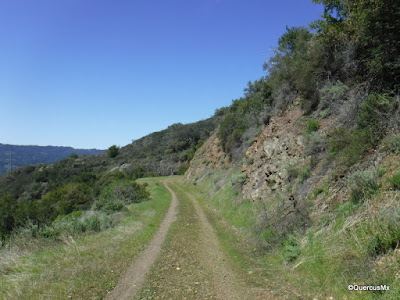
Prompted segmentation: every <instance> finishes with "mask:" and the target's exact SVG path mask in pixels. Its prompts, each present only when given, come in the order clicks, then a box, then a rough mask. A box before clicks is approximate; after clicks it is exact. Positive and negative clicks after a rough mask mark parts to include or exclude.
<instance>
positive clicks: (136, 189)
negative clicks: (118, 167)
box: [100, 180, 149, 204]
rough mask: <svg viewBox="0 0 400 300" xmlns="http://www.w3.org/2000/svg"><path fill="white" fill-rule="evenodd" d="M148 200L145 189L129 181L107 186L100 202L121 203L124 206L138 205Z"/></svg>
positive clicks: (120, 181) (115, 182) (118, 181)
mask: <svg viewBox="0 0 400 300" xmlns="http://www.w3.org/2000/svg"><path fill="white" fill-rule="evenodd" d="M148 198H149V192H148V191H147V190H146V187H145V186H143V185H140V184H138V183H136V182H132V181H129V180H117V181H114V182H113V183H110V184H109V185H107V186H106V187H105V188H104V189H103V190H102V192H101V194H100V200H109V201H121V202H123V203H125V204H130V203H139V202H142V201H144V200H146V199H148Z"/></svg>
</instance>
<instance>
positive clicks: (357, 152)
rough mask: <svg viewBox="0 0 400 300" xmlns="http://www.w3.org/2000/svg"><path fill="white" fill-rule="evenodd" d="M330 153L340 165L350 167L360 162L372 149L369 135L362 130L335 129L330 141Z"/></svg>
mask: <svg viewBox="0 0 400 300" xmlns="http://www.w3.org/2000/svg"><path fill="white" fill-rule="evenodd" d="M328 144H329V151H330V153H331V154H332V155H334V156H336V160H337V162H338V164H339V165H343V166H345V167H349V166H351V165H353V164H355V163H356V162H358V161H359V160H360V159H361V158H362V156H363V155H364V153H365V151H366V150H367V149H368V147H370V144H369V135H368V134H366V133H365V132H364V131H362V130H357V129H353V130H348V129H344V128H337V129H335V130H334V131H333V132H332V133H331V134H330V137H329V139H328Z"/></svg>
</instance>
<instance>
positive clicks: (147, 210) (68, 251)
mask: <svg viewBox="0 0 400 300" xmlns="http://www.w3.org/2000/svg"><path fill="white" fill-rule="evenodd" d="M140 181H141V182H142V183H143V182H147V183H148V184H149V189H150V191H151V194H152V198H153V200H150V201H145V202H142V203H138V204H133V205H131V206H129V211H128V212H127V213H126V215H125V217H124V218H123V219H122V220H121V222H120V224H119V225H118V226H116V227H114V228H112V229H109V230H105V231H103V232H100V233H95V234H87V235H83V236H79V237H76V238H75V239H74V238H73V237H71V236H68V235H65V236H64V238H63V239H64V243H62V244H61V243H58V244H52V245H51V246H50V247H47V248H45V249H43V250H40V251H36V252H33V253H31V254H27V255H23V256H15V255H14V254H13V253H6V251H7V250H3V251H2V252H1V253H0V256H1V258H2V259H3V258H7V257H8V258H9V261H10V262H9V265H8V266H7V269H6V272H5V273H3V274H2V276H1V277H0V286H1V287H2V288H1V289H0V298H1V299H67V298H71V297H72V298H78V299H98V298H102V297H103V296H104V295H105V294H106V293H107V291H109V290H110V289H112V288H113V287H114V285H115V284H116V283H117V281H118V278H119V276H121V274H122V273H123V272H124V270H125V269H126V267H127V266H129V264H131V263H132V261H133V260H134V258H135V257H136V256H137V255H138V253H139V252H140V251H141V250H143V249H144V248H145V246H146V245H147V244H148V243H149V241H150V240H151V238H152V236H153V234H154V233H155V232H156V230H157V229H158V226H159V224H160V222H161V220H162V219H163V216H164V214H165V212H166V211H167V209H168V207H169V203H170V194H169V193H168V191H167V190H165V188H164V187H163V186H162V184H160V183H159V182H158V180H157V179H142V180H140ZM13 255H14V256H13ZM2 263H4V260H3V262H2Z"/></svg>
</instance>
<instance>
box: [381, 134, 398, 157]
mask: <svg viewBox="0 0 400 300" xmlns="http://www.w3.org/2000/svg"><path fill="white" fill-rule="evenodd" d="M383 145H384V147H385V149H386V150H387V151H390V152H392V153H394V154H400V134H392V135H388V136H386V137H385V138H384V139H383Z"/></svg>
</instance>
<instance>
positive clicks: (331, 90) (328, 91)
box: [320, 80, 349, 117]
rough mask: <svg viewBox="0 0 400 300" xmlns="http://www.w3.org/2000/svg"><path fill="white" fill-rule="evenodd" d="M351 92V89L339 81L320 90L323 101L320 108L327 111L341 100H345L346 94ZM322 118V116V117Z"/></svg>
mask: <svg viewBox="0 0 400 300" xmlns="http://www.w3.org/2000/svg"><path fill="white" fill-rule="evenodd" d="M348 91H349V87H348V86H347V85H345V84H344V83H342V82H341V81H340V80H338V81H337V82H336V83H335V84H333V85H331V84H329V85H327V86H325V87H323V88H322V89H321V90H320V93H321V99H320V107H321V108H322V109H326V108H328V107H330V106H331V105H332V103H335V102H337V101H340V100H344V98H345V97H346V93H347V92H348ZM321 117H322V116H321Z"/></svg>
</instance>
